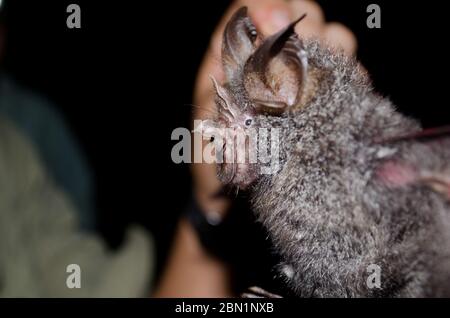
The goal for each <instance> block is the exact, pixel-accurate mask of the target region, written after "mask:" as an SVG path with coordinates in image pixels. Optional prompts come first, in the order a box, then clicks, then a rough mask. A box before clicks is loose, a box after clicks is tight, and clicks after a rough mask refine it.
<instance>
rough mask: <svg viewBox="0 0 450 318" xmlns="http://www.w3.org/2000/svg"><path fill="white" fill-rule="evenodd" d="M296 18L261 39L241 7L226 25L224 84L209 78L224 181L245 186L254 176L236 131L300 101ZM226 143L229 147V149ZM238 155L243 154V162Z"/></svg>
mask: <svg viewBox="0 0 450 318" xmlns="http://www.w3.org/2000/svg"><path fill="white" fill-rule="evenodd" d="M299 20H301V19H299ZM299 20H297V21H296V22H295V23H292V24H291V25H289V26H287V27H286V28H285V29H283V30H281V31H280V32H278V33H276V34H274V35H272V36H270V37H268V38H266V39H265V40H261V37H260V36H259V34H258V33H257V31H256V29H255V27H254V26H253V24H252V22H251V20H250V18H249V17H248V16H247V9H246V8H245V7H244V8H241V9H239V10H238V11H237V12H236V13H235V14H234V16H233V17H232V18H231V20H230V21H229V22H228V24H227V26H226V28H225V31H224V35H223V45H222V61H223V69H224V72H225V75H226V84H225V85H224V86H221V85H219V84H218V83H217V82H216V81H215V80H214V79H213V83H214V87H215V90H216V106H217V110H218V112H217V113H218V115H217V117H216V118H214V125H215V126H216V127H217V126H218V127H221V128H228V129H227V134H225V135H224V136H222V137H223V138H224V139H225V140H224V143H223V147H222V148H221V151H223V158H224V160H223V163H222V164H220V165H219V169H220V174H219V176H220V177H221V179H222V181H224V182H225V183H231V184H234V185H236V186H239V187H241V188H245V187H247V186H248V185H250V184H251V183H252V182H253V181H254V180H255V179H256V178H257V177H258V174H259V169H258V164H257V163H255V162H253V161H251V160H250V159H251V158H250V156H249V154H248V150H249V147H250V145H249V142H248V141H245V140H242V139H241V140H237V138H236V135H238V134H247V135H248V134H249V133H250V131H251V134H255V133H256V134H258V128H259V127H260V123H259V119H260V118H261V116H281V115H283V114H284V113H285V112H287V111H288V110H289V109H291V108H292V107H294V106H297V105H298V103H299V101H300V99H301V95H302V90H303V87H304V82H305V79H306V71H307V58H306V52H305V51H304V49H303V45H302V42H301V40H300V39H299V38H298V37H297V35H296V34H295V32H294V26H295V24H296V23H297V22H298V21H299ZM230 139H233V140H230ZM231 144H234V147H229V145H231ZM227 145H228V146H227ZM227 147H228V148H227ZM246 147H247V148H246ZM230 148H232V149H230ZM246 150H247V151H246ZM243 153H244V154H245V155H244V157H242V154H243ZM239 158H241V159H242V158H245V160H244V162H242V160H239Z"/></svg>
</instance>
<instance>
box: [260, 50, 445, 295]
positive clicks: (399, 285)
mask: <svg viewBox="0 0 450 318" xmlns="http://www.w3.org/2000/svg"><path fill="white" fill-rule="evenodd" d="M305 49H306V51H307V52H308V56H309V64H310V65H311V64H312V65H314V64H316V65H315V66H316V67H318V68H320V69H321V70H324V71H326V74H325V76H324V79H325V80H323V81H321V82H320V84H319V85H320V87H319V88H318V92H317V95H316V97H315V98H313V99H312V100H311V101H310V102H309V103H308V105H305V107H304V108H302V109H301V110H298V111H295V112H292V113H290V114H289V115H288V116H284V117H281V118H280V117H265V116H264V117H263V116H261V119H260V122H261V125H262V126H266V125H267V126H269V127H270V126H272V127H273V126H279V125H280V126H282V127H284V130H283V131H284V136H283V137H282V138H281V140H282V143H281V151H282V155H281V157H282V158H285V160H284V162H283V164H282V167H281V170H280V172H279V173H277V174H275V175H273V176H272V175H269V176H266V177H261V178H259V179H258V181H256V183H255V185H254V188H253V191H252V197H253V203H254V208H255V211H256V213H257V215H258V217H259V220H260V221H261V222H262V223H263V224H264V225H265V226H266V227H267V229H268V231H269V232H270V233H271V239H272V240H273V242H274V244H275V247H276V249H277V250H278V251H280V253H281V254H282V255H283V257H284V258H285V261H286V265H285V266H281V267H280V269H282V271H283V268H284V269H285V271H286V282H287V283H288V284H289V286H290V287H291V288H292V289H293V290H294V291H295V292H296V294H298V295H299V296H332V297H335V296H336V297H346V296H349V297H356V296H431V295H443V293H445V295H450V294H449V292H450V276H449V275H450V258H449V256H450V253H449V252H450V250H449V247H450V246H449V242H450V237H449V235H450V211H449V206H448V204H447V203H446V201H445V200H444V198H443V197H442V195H440V194H438V193H435V192H434V191H433V190H431V189H430V188H428V187H427V186H425V185H422V184H417V185H412V186H408V187H389V186H386V185H385V184H384V183H383V182H381V181H380V180H379V179H377V177H376V171H377V168H378V167H379V165H380V164H382V163H383V162H384V160H386V159H387V158H400V157H402V156H406V157H407V158H408V160H416V161H417V162H418V163H419V164H426V163H428V164H429V165H430V169H433V168H436V169H439V168H440V167H439V165H445V164H447V166H449V167H450V162H448V158H450V141H447V142H445V143H444V144H443V145H442V146H443V147H442V149H441V150H438V149H434V150H435V151H439V155H435V156H434V157H433V152H430V151H429V150H430V149H429V147H432V145H423V144H411V143H407V142H404V143H398V144H393V145H385V144H380V143H374V140H376V139H377V138H380V137H381V138H382V137H386V138H388V137H390V136H395V135H400V134H405V132H412V131H416V130H418V129H419V125H418V124H417V123H415V122H414V121H412V120H410V119H408V118H405V117H404V116H402V115H400V114H399V113H398V112H396V111H395V110H394V107H393V106H392V104H391V103H390V102H389V101H388V100H386V99H384V98H381V97H380V96H378V95H376V94H375V93H374V92H373V91H372V88H371V86H370V84H369V82H368V80H367V77H366V75H365V74H363V73H361V72H360V71H359V70H358V69H359V68H358V67H357V65H356V64H355V62H354V61H352V60H350V59H348V58H346V57H344V56H341V55H336V54H333V53H332V52H330V51H328V50H326V49H321V48H320V47H319V45H318V44H317V43H310V44H306V47H305ZM435 153H436V152H435ZM412 155H415V156H416V158H411V156H412ZM446 159H447V160H446ZM370 264H377V265H378V266H380V268H381V287H382V288H381V289H377V288H373V289H369V288H368V287H367V284H366V280H367V277H368V276H369V274H370V272H367V267H368V265H370ZM442 267H443V268H442Z"/></svg>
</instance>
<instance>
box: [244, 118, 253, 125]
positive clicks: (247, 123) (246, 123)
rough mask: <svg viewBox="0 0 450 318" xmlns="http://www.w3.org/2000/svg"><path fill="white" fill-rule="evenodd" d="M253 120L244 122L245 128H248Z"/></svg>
mask: <svg viewBox="0 0 450 318" xmlns="http://www.w3.org/2000/svg"><path fill="white" fill-rule="evenodd" d="M252 122H253V120H252V119H251V118H249V119H246V120H245V126H247V127H249V126H250V125H251V124H252Z"/></svg>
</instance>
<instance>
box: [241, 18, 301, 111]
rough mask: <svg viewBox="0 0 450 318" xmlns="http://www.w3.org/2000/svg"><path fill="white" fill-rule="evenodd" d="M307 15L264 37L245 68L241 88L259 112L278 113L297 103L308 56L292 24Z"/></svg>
mask: <svg viewBox="0 0 450 318" xmlns="http://www.w3.org/2000/svg"><path fill="white" fill-rule="evenodd" d="M305 16H306V15H303V16H302V17H300V18H299V19H298V20H296V21H294V22H293V23H291V24H290V25H288V26H287V27H286V28H284V29H283V30H281V31H280V32H278V33H276V34H274V35H272V36H270V37H269V38H267V39H266V40H265V41H264V43H263V44H261V46H260V47H259V48H258V49H257V50H256V51H255V53H254V54H253V55H252V56H251V57H250V58H249V60H248V62H247V63H246V65H245V68H244V73H245V77H244V86H245V89H246V91H247V93H248V94H249V97H250V99H251V100H252V101H253V103H254V104H255V105H256V107H257V109H258V110H259V111H266V112H269V113H272V114H280V113H283V112H284V111H286V110H287V109H289V108H291V107H293V106H296V105H297V104H298V103H299V102H300V98H301V95H302V89H303V87H304V85H305V80H306V72H307V66H308V65H307V64H308V61H307V56H306V51H305V50H304V48H303V44H302V41H301V40H300V39H299V38H298V36H297V34H296V33H295V30H294V27H295V25H296V24H297V23H298V22H299V21H301V20H302V19H303V18H304V17H305Z"/></svg>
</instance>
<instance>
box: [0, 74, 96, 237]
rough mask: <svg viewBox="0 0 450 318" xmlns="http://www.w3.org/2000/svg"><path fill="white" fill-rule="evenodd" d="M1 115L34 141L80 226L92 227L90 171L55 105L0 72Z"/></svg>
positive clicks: (93, 218) (92, 200)
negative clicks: (77, 215)
mask: <svg viewBox="0 0 450 318" xmlns="http://www.w3.org/2000/svg"><path fill="white" fill-rule="evenodd" d="M0 115H3V116H5V117H7V118H9V119H10V120H11V121H12V122H13V123H14V125H15V126H16V127H17V128H18V129H19V130H20V131H22V133H23V134H25V135H26V136H27V137H28V139H29V140H30V141H31V142H32V143H33V145H34V147H35V149H36V150H37V151H38V153H39V156H40V158H41V160H42V161H43V163H44V165H45V166H46V169H47V171H48V173H49V174H50V175H51V177H52V178H53V179H54V181H55V182H56V183H57V184H58V186H59V187H60V188H61V189H63V190H64V191H65V192H66V193H67V195H68V196H69V198H70V200H72V201H73V203H74V205H75V206H76V208H77V213H79V219H80V225H81V227H82V228H83V229H89V230H91V229H93V228H94V225H95V224H94V223H95V214H94V211H95V207H94V195H93V189H94V187H93V181H92V179H93V178H92V174H91V170H90V168H89V166H88V164H87V162H86V160H85V158H84V156H83V155H82V152H81V150H80V147H79V145H78V144H77V142H76V140H75V138H74V137H73V136H72V134H71V132H70V131H69V130H68V127H67V125H66V123H65V122H64V119H63V118H62V117H61V116H60V114H59V113H58V112H57V111H56V108H54V107H53V106H52V105H51V104H50V103H49V102H48V101H46V100H45V99H43V98H40V97H39V96H37V95H35V94H33V93H32V92H30V91H28V90H26V89H24V88H22V87H20V86H18V85H17V84H16V83H14V82H13V81H12V80H11V79H10V78H8V77H7V76H5V75H3V76H2V75H1V74H0Z"/></svg>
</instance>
